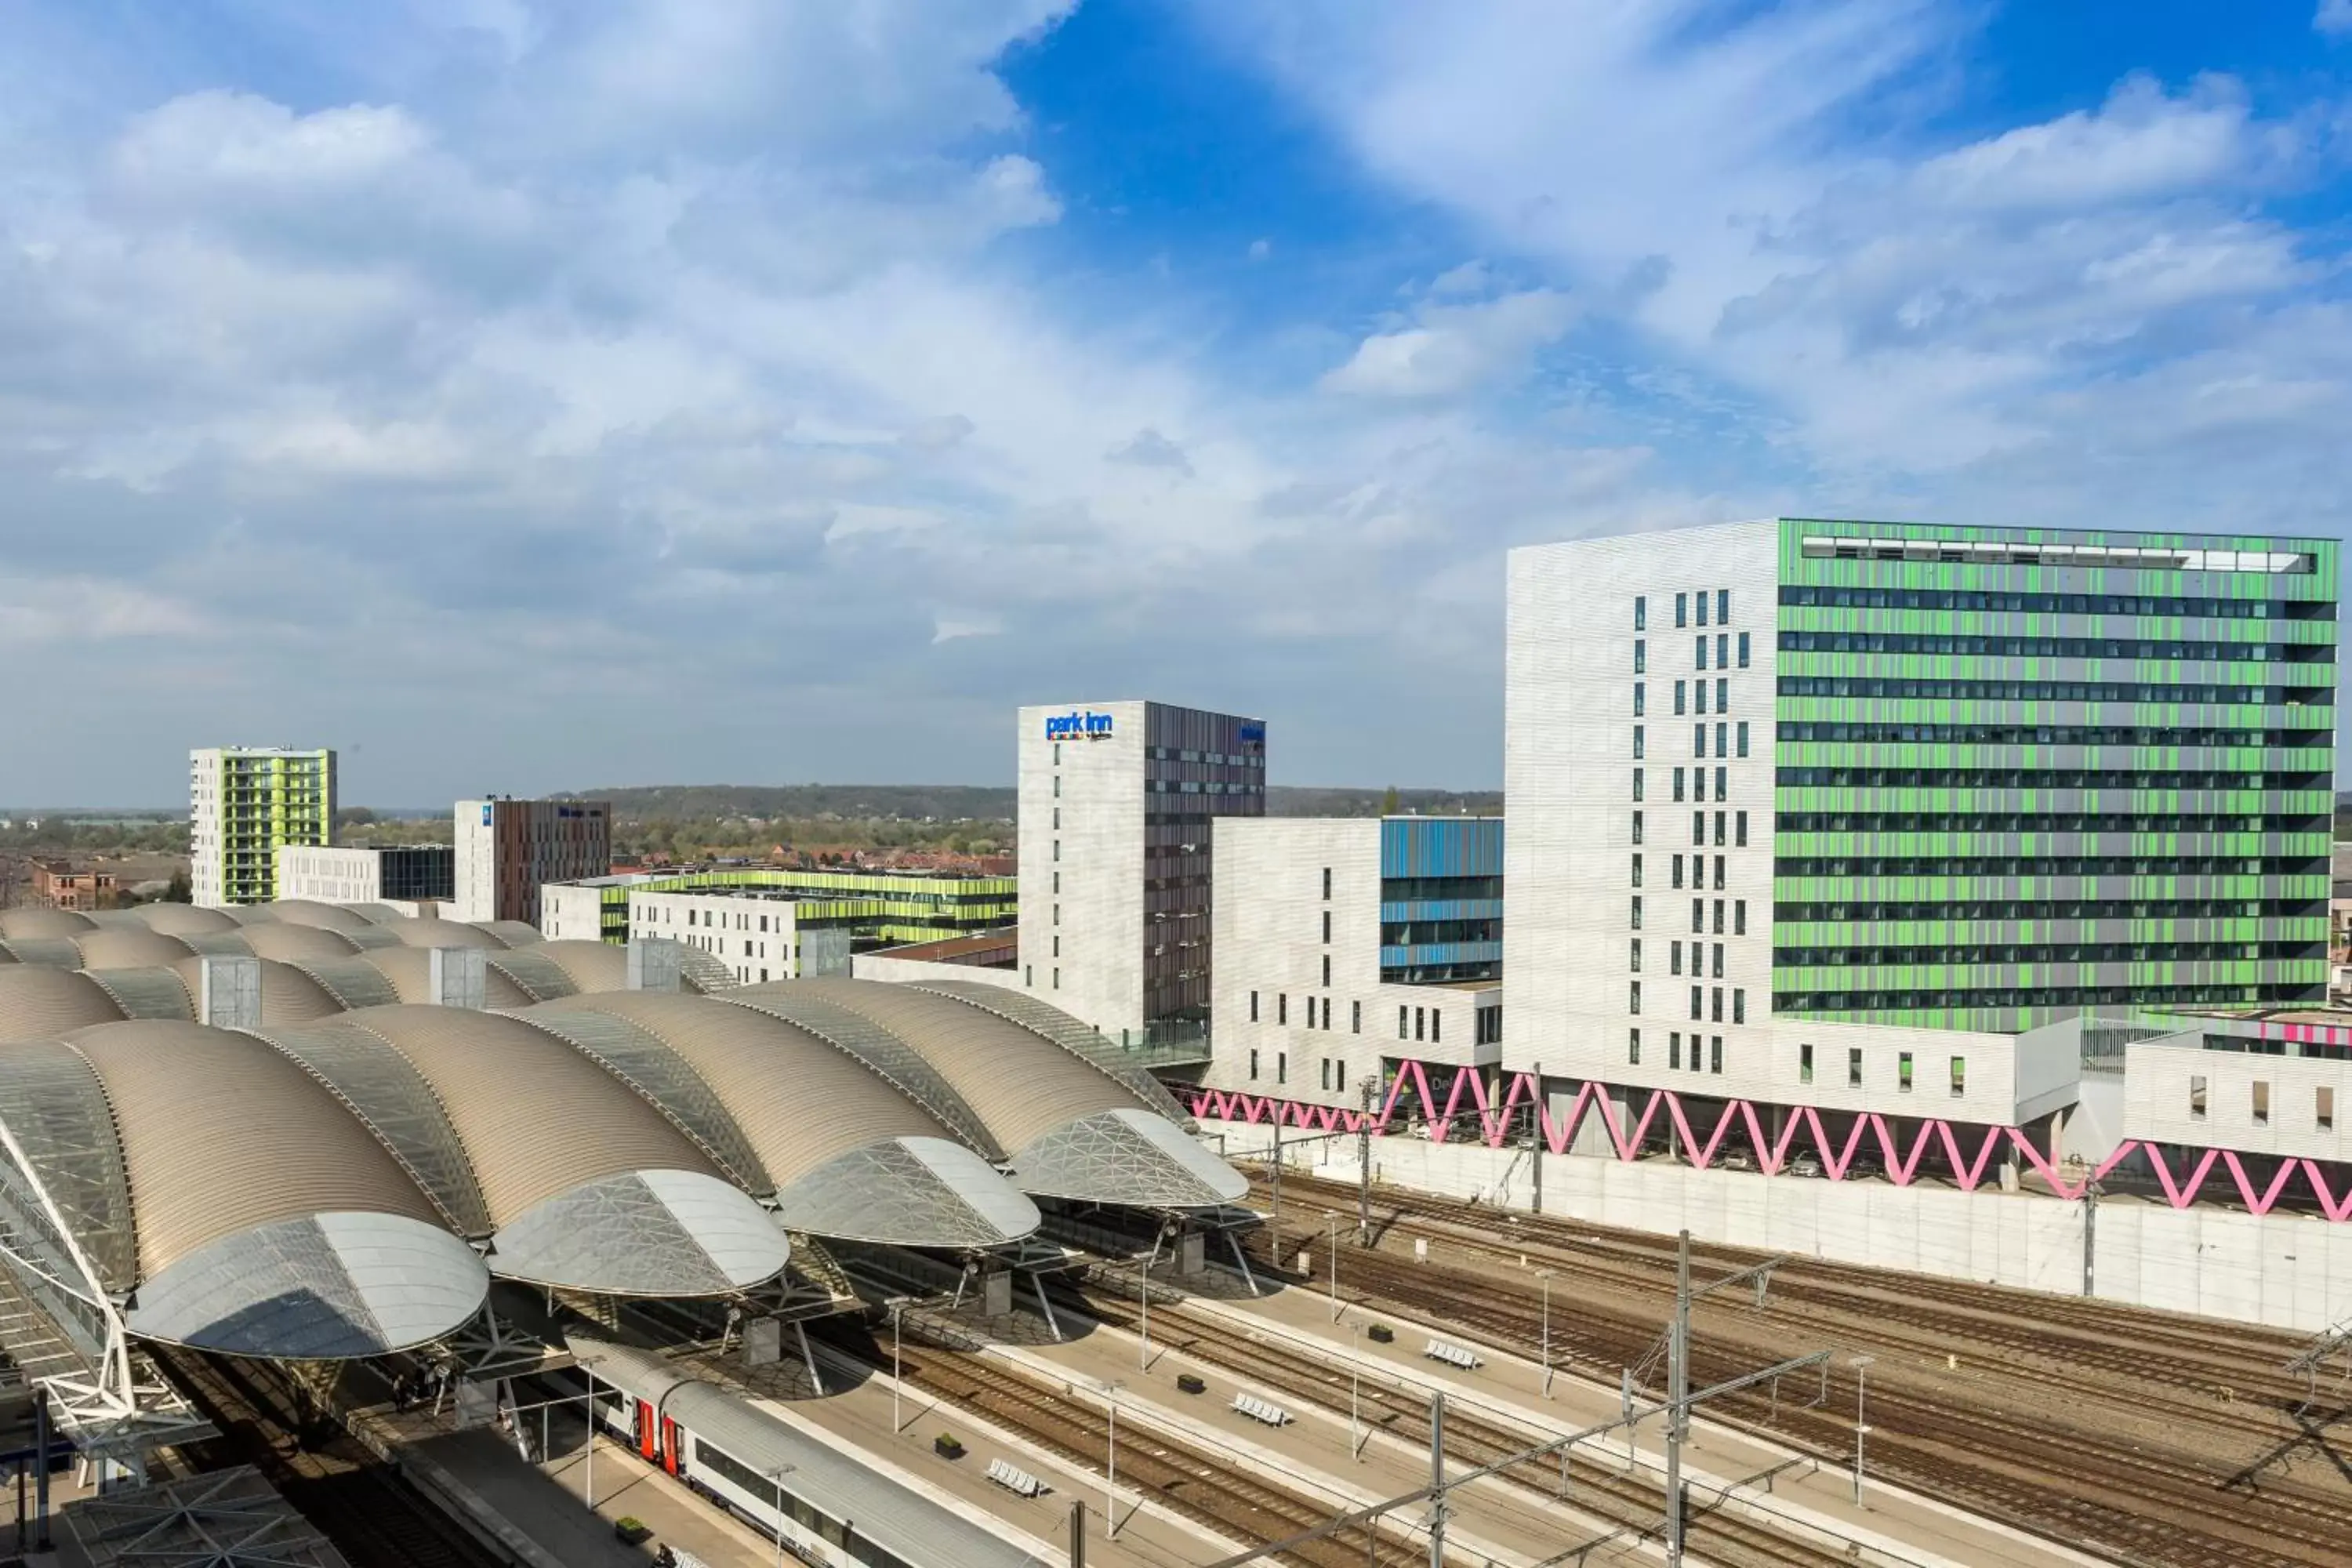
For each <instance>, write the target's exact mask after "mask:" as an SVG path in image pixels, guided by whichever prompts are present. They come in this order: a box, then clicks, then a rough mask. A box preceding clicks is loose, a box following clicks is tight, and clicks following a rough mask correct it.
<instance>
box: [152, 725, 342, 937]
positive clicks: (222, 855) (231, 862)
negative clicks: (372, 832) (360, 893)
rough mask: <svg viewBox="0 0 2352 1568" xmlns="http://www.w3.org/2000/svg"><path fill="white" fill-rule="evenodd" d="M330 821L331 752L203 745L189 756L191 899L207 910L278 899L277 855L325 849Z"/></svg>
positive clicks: (332, 815) (332, 794)
mask: <svg viewBox="0 0 2352 1568" xmlns="http://www.w3.org/2000/svg"><path fill="white" fill-rule="evenodd" d="M334 824H335V753H334V752H331V751H323V750H320V751H305V750H299V749H296V748H293V747H289V746H208V747H205V748H202V749H200V750H197V751H193V752H189V753H188V861H189V866H188V888H189V897H190V898H191V900H193V901H194V902H195V903H196V904H197V905H199V906H201V907H203V908H206V909H219V908H223V907H225V906H227V905H231V904H265V903H268V902H269V901H270V900H272V899H275V898H277V897H278V847H279V846H281V845H287V844H312V845H324V844H326V843H328V842H330V841H331V838H332V837H333V835H334Z"/></svg>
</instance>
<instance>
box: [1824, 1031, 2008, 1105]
mask: <svg viewBox="0 0 2352 1568" xmlns="http://www.w3.org/2000/svg"><path fill="white" fill-rule="evenodd" d="M1949 1060H1950V1063H1951V1068H1950V1078H1949V1079H1948V1082H1949V1083H1950V1086H1951V1093H1952V1098H1953V1099H1955V1100H1958V1099H1959V1098H1960V1097H1961V1096H1962V1095H1965V1094H1966V1093H1968V1091H1969V1058H1966V1057H1953V1058H1949ZM1797 1081H1798V1082H1799V1083H1811V1082H1812V1081H1813V1047H1811V1045H1810V1044H1801V1045H1799V1046H1798V1047H1797ZM1912 1082H1913V1079H1912V1071H1911V1053H1910V1052H1909V1051H1897V1052H1895V1090H1896V1092H1898V1093H1901V1094H1909V1093H1910V1092H1911V1087H1912ZM1845 1086H1846V1088H1848V1089H1861V1088H1863V1087H1864V1084H1863V1072H1862V1047H1860V1046H1848V1047H1846V1053H1845Z"/></svg>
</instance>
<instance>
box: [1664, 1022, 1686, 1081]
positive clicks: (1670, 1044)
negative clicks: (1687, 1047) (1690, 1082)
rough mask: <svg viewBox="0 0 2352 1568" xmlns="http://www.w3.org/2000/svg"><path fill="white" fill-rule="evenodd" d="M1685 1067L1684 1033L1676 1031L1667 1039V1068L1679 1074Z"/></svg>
mask: <svg viewBox="0 0 2352 1568" xmlns="http://www.w3.org/2000/svg"><path fill="white" fill-rule="evenodd" d="M1682 1065H1683V1032H1682V1031H1681V1030H1680V1029H1676V1030H1675V1032H1674V1033H1672V1034H1670V1035H1668V1036H1667V1037H1666V1066H1668V1067H1670V1068H1674V1069H1675V1071H1677V1072H1679V1071H1681V1070H1682Z"/></svg>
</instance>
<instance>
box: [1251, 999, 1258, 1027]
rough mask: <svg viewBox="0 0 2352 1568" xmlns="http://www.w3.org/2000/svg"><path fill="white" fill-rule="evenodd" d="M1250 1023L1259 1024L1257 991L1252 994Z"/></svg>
mask: <svg viewBox="0 0 2352 1568" xmlns="http://www.w3.org/2000/svg"><path fill="white" fill-rule="evenodd" d="M1250 1022H1251V1023H1253V1024H1255V1023H1256V1022H1257V993H1256V992H1255V991H1253V992H1251V993H1250Z"/></svg>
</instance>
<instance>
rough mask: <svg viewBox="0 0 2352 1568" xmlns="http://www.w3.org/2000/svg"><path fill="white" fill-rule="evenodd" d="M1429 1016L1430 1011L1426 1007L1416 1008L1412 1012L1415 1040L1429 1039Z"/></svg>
mask: <svg viewBox="0 0 2352 1568" xmlns="http://www.w3.org/2000/svg"><path fill="white" fill-rule="evenodd" d="M1428 1015H1429V1009H1428V1008H1426V1007H1415V1008H1414V1009H1413V1010H1412V1037H1413V1038H1414V1039H1416V1040H1419V1039H1425V1038H1427V1035H1426V1033H1425V1030H1426V1028H1427V1026H1428V1023H1429V1017H1428Z"/></svg>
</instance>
